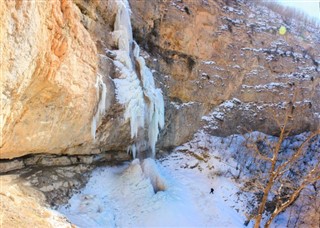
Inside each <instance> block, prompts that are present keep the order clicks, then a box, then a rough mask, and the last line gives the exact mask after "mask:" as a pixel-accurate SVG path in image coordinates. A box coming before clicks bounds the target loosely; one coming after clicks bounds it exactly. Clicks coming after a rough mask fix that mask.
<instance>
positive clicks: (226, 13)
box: [0, 0, 320, 158]
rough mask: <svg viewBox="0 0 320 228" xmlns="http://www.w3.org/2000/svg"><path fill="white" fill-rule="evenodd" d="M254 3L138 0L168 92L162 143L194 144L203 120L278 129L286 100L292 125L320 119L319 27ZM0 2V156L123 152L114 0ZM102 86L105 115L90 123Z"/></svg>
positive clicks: (125, 128)
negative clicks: (283, 32)
mask: <svg viewBox="0 0 320 228" xmlns="http://www.w3.org/2000/svg"><path fill="white" fill-rule="evenodd" d="M250 2H251V1H240V0H238V1H223V0H219V1H213V0H207V1H206V0H201V1H178V0H171V1H160V0H155V1H148V0H140V1H133V0H131V1H130V4H131V8H132V15H131V17H132V24H133V35H134V38H135V39H136V41H137V42H138V44H139V45H140V46H141V47H142V49H143V50H142V55H143V56H144V57H145V59H146V62H147V65H148V66H149V67H150V68H151V69H153V75H154V78H155V80H156V85H157V87H161V89H162V91H163V94H164V97H165V103H166V124H165V128H164V130H163V131H162V134H161V139H160V142H159V143H158V148H169V147H173V146H177V145H179V144H181V143H183V142H185V141H187V140H188V139H189V138H190V137H191V136H192V135H193V134H194V132H195V131H197V130H198V129H199V128H200V127H201V126H202V125H206V128H205V129H206V130H208V131H209V132H211V133H212V134H216V135H227V134H232V133H237V132H238V131H241V130H242V129H243V128H246V129H251V130H260V131H263V132H265V133H271V134H274V133H276V129H277V127H276V125H275V121H274V120H273V118H274V115H273V111H272V110H274V111H276V113H278V115H279V116H281V115H282V114H281V113H283V110H284V108H285V107H286V106H288V105H289V106H290V107H291V108H292V107H294V108H292V110H294V111H293V114H294V116H295V119H294V121H292V128H293V130H294V131H293V132H300V131H304V130H310V129H312V128H315V127H319V116H320V114H319V113H320V103H319V102H318V101H319V99H320V77H319V72H320V66H319V64H320V47H319V42H320V34H319V32H318V30H317V29H315V28H313V27H312V26H309V25H302V24H301V22H299V21H295V20H291V21H290V20H286V18H284V17H283V16H282V15H278V14H277V13H274V12H272V11H270V10H269V9H268V8H266V7H264V6H259V5H254V4H253V3H250ZM0 6H1V7H0V15H1V20H0V23H1V24H0V26H1V35H0V42H1V55H2V56H1V78H0V81H1V84H0V89H1V112H0V130H1V141H0V158H13V157H19V156H23V155H25V154H30V153H57V154H61V153H64V154H88V153H98V152H100V151H111V150H125V149H126V148H127V146H128V145H130V144H131V143H132V140H131V138H130V123H129V121H128V120H125V119H124V111H125V107H123V106H122V105H120V104H119V103H118V102H117V99H116V92H117V91H116V89H115V85H114V79H116V78H117V77H119V74H118V73H117V70H116V68H115V66H114V60H113V58H112V56H110V55H109V56H107V55H106V51H105V49H109V50H115V49H116V47H115V43H114V42H113V39H112V31H113V30H114V22H115V16H116V8H117V7H116V4H115V1H113V0H108V1H97V0H93V1H85V0H73V1H68V0H61V1H59V0H55V1H19V0H15V1H2V2H1V3H0ZM281 25H285V26H286V27H287V30H288V32H287V34H286V35H285V36H281V35H279V34H278V32H277V31H278V28H279V27H280V26H281ZM98 75H101V80H102V81H101V82H100V81H99V78H98ZM103 85H105V86H106V88H105V89H106V91H107V92H106V99H105V101H103V102H105V114H104V115H103V116H102V117H101V118H99V121H98V122H97V126H96V129H95V128H94V129H93V128H92V120H93V117H94V116H95V115H96V113H97V110H98V104H99V102H101V99H102V98H103V97H104V96H103V94H102V91H103ZM204 115H206V117H205V118H203V116H204ZM92 130H94V131H95V133H96V136H95V139H94V138H93V137H92V134H91V132H92Z"/></svg>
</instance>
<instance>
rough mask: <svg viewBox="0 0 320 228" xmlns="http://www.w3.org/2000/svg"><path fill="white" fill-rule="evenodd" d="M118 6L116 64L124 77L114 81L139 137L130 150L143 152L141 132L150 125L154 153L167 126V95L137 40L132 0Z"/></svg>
mask: <svg viewBox="0 0 320 228" xmlns="http://www.w3.org/2000/svg"><path fill="white" fill-rule="evenodd" d="M117 7H118V9H117V15H116V21H115V24H114V32H113V39H114V42H115V44H116V45H117V47H118V50H115V51H114V54H115V56H116V57H115V61H114V64H115V66H116V67H117V70H118V71H119V72H120V77H119V78H117V79H114V83H115V86H116V97H117V100H118V102H119V103H120V104H123V105H124V106H125V107H126V110H125V114H124V117H125V119H126V120H130V127H131V138H132V139H134V141H135V143H134V144H133V145H131V146H130V147H129V150H131V152H132V154H133V156H134V157H135V156H136V153H137V152H139V150H140V149H141V148H140V145H142V143H141V142H139V141H141V140H142V139H140V138H139V135H138V133H139V131H144V127H145V126H146V127H147V130H148V134H147V135H148V146H149V147H150V148H151V151H152V154H153V155H154V154H155V145H156V142H157V139H158V135H159V128H160V129H161V128H163V126H164V101H163V96H162V92H161V90H160V89H158V88H156V87H155V83H154V79H153V75H152V72H151V70H150V69H149V68H148V67H147V66H146V63H145V61H144V59H143V57H141V56H140V48H139V45H138V44H137V43H136V42H135V41H134V40H133V36H132V27H131V22H130V8H129V3H128V1H127V0H117ZM143 140H145V139H143Z"/></svg>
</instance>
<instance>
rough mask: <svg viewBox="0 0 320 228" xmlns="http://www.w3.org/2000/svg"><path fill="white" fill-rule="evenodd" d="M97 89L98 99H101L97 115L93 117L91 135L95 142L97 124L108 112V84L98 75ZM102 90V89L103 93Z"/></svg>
mask: <svg viewBox="0 0 320 228" xmlns="http://www.w3.org/2000/svg"><path fill="white" fill-rule="evenodd" d="M95 87H96V90H97V97H100V99H99V104H98V108H97V111H96V114H95V115H94V116H93V118H92V123H91V135H92V138H93V139H94V140H95V138H96V130H97V124H98V123H99V121H100V119H101V117H102V116H103V115H104V114H105V111H106V96H107V87H106V84H105V83H104V82H103V80H102V76H101V75H100V74H98V76H97V81H96V84H95ZM100 89H102V90H101V93H100Z"/></svg>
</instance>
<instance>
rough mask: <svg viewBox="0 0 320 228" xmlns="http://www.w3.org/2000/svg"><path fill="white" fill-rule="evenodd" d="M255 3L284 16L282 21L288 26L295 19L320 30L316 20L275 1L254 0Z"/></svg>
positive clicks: (319, 24)
mask: <svg viewBox="0 0 320 228" xmlns="http://www.w3.org/2000/svg"><path fill="white" fill-rule="evenodd" d="M254 2H255V3H257V4H259V5H262V6H265V7H267V8H268V9H270V10H272V11H273V12H275V13H278V14H279V15H281V16H282V19H283V20H284V21H285V22H286V23H288V24H290V22H291V21H292V20H293V19H294V20H296V21H299V22H300V23H302V24H304V25H310V26H312V27H316V28H320V23H319V22H318V20H317V19H316V18H313V17H311V16H309V15H307V14H306V13H304V12H303V11H300V10H298V9H294V8H291V7H287V6H283V5H281V4H280V3H277V2H275V1H265V0H254ZM319 10H320V9H319Z"/></svg>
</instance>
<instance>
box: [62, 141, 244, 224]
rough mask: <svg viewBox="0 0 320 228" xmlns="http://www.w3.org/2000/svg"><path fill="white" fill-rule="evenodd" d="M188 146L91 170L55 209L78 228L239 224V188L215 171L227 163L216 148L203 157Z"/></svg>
mask: <svg viewBox="0 0 320 228" xmlns="http://www.w3.org/2000/svg"><path fill="white" fill-rule="evenodd" d="M188 145H189V144H188ZM188 145H185V146H182V147H179V148H177V150H176V151H175V152H173V153H172V154H170V155H169V156H167V157H165V158H164V159H160V160H159V161H154V160H152V159H146V160H144V161H143V162H139V160H134V161H133V162H131V163H126V164H123V165H121V166H115V167H102V168H98V169H96V170H95V171H94V172H93V173H92V177H91V179H90V180H89V182H88V184H87V185H86V187H85V188H84V189H83V190H82V191H81V192H80V193H77V194H75V195H74V196H73V197H72V198H71V199H70V201H69V204H68V205H66V206H63V207H60V208H59V211H60V212H61V213H63V214H65V215H66V216H67V218H68V219H69V220H70V221H71V222H72V223H74V224H75V225H77V226H79V227H243V224H244V222H245V220H246V218H245V216H244V211H245V210H244V209H245V202H242V199H241V197H240V196H239V188H238V187H237V184H236V183H235V182H234V181H233V180H231V179H230V178H226V177H224V176H223V175H221V176H220V175H219V173H222V172H224V171H227V170H229V168H230V165H229V164H226V163H225V162H224V161H223V160H221V158H220V157H219V150H218V149H217V150H212V151H209V152H208V154H207V155H205V156H206V157H203V154H202V155H197V154H194V153H187V152H185V151H184V149H186V147H188ZM190 145H191V144H190ZM211 188H213V189H214V194H210V190H211Z"/></svg>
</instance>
